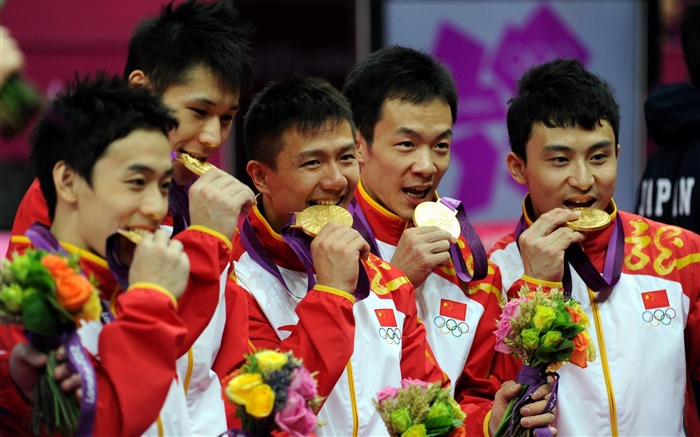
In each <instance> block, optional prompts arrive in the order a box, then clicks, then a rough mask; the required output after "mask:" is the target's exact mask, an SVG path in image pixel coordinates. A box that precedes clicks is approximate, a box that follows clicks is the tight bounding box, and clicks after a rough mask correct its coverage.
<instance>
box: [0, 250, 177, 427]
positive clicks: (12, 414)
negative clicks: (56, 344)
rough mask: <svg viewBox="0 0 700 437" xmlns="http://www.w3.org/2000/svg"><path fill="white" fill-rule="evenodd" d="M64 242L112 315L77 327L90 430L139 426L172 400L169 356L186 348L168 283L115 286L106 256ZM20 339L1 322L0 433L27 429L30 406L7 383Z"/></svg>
mask: <svg viewBox="0 0 700 437" xmlns="http://www.w3.org/2000/svg"><path fill="white" fill-rule="evenodd" d="M63 246H64V248H65V249H66V250H67V251H68V252H73V253H78V254H79V255H80V261H79V264H80V267H81V269H82V271H83V273H84V274H85V275H86V276H88V277H89V276H92V277H94V278H95V279H96V280H97V281H98V282H99V289H100V292H101V296H102V298H103V299H105V300H107V301H109V302H111V307H112V311H113V313H114V314H115V316H116V317H115V319H114V320H113V321H112V322H111V323H108V324H106V325H104V326H103V325H102V323H101V322H100V321H94V322H89V323H85V324H83V326H81V328H80V329H79V330H78V335H79V336H80V341H81V343H82V345H83V347H84V348H85V349H86V350H87V351H88V352H89V353H90V356H91V358H92V361H93V366H94V368H95V374H96V376H97V406H96V410H95V424H94V428H93V434H94V435H115V436H116V435H138V434H141V433H143V432H144V431H145V430H146V429H147V428H148V427H149V426H150V425H151V423H152V422H153V421H154V420H155V419H156V417H158V415H159V412H160V413H161V414H162V412H163V411H164V410H165V408H166V407H167V406H168V405H169V404H168V403H169V402H171V401H170V398H171V395H170V394H169V393H170V391H171V390H172V387H173V385H174V380H175V378H176V368H175V360H176V359H177V357H178V356H179V355H181V354H182V353H183V352H184V351H186V350H187V348H186V347H185V334H186V327H185V325H184V323H183V320H182V318H181V317H180V316H179V315H178V312H177V308H176V302H175V299H174V297H173V296H172V295H171V294H170V293H169V292H168V291H167V290H164V289H162V288H160V287H158V286H156V285H152V284H147V283H139V284H134V287H131V288H129V290H127V291H126V292H122V291H121V290H120V288H119V286H118V285H117V284H116V281H115V280H114V278H113V277H112V275H111V272H110V271H109V268H108V267H107V262H106V261H105V260H103V259H102V258H99V257H97V256H95V255H93V254H90V253H88V252H85V251H81V250H80V249H77V248H75V247H74V246H71V245H67V244H64V245H63ZM30 247H31V245H29V244H26V245H22V246H17V252H19V253H22V252H23V251H24V250H26V249H28V248H30ZM19 342H26V339H25V338H24V337H23V335H22V327H21V326H16V325H12V326H9V325H5V326H3V329H2V335H0V350H2V351H3V352H4V353H3V355H2V359H1V360H0V376H2V378H0V379H2V381H3V383H2V385H1V386H0V400H1V402H2V408H3V409H4V410H5V411H4V412H3V414H1V415H0V428H2V430H3V434H4V433H5V432H8V433H11V434H13V435H31V431H29V429H27V428H26V427H25V426H24V425H25V424H26V423H27V422H26V419H27V417H29V414H30V411H31V410H30V406H29V404H28V403H27V402H26V401H25V400H24V399H23V398H22V396H21V395H20V394H19V391H18V390H17V389H16V386H15V385H14V384H12V382H11V379H10V373H9V354H10V353H11V352H12V348H13V347H14V345H16V344H17V343H19ZM164 403H165V406H164Z"/></svg>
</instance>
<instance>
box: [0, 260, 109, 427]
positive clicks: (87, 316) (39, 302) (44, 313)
mask: <svg viewBox="0 0 700 437" xmlns="http://www.w3.org/2000/svg"><path fill="white" fill-rule="evenodd" d="M0 272H1V273H0V318H2V319H3V320H4V323H14V324H19V325H22V326H23V327H24V329H25V332H26V335H27V337H28V339H29V341H30V343H31V344H32V346H34V347H35V348H37V349H39V350H42V351H44V352H46V353H47V354H48V361H47V365H46V368H45V371H44V372H42V373H41V374H40V376H39V380H38V381H37V384H36V388H35V393H34V396H33V402H34V408H33V410H32V414H33V421H32V427H33V431H34V433H35V434H38V433H40V432H41V428H42V427H44V428H46V430H48V432H50V433H54V432H60V433H63V434H66V435H70V434H73V433H74V432H75V430H76V429H77V427H78V425H79V411H80V408H79V406H78V403H77V400H76V399H75V397H74V396H70V395H67V394H66V393H64V392H63V391H62V390H60V389H59V388H58V386H57V384H56V382H55V380H54V377H53V372H54V369H55V367H56V366H57V364H58V363H57V360H56V357H55V349H56V348H58V346H60V345H61V344H62V343H63V342H64V341H66V339H67V338H68V336H69V335H71V333H74V332H75V330H76V328H77V325H79V324H80V323H81V322H80V321H81V320H86V321H90V320H98V319H99V318H100V315H101V313H102V305H101V301H100V298H99V294H98V291H97V289H96V288H95V286H94V285H93V284H92V283H91V282H90V281H89V280H88V279H87V278H85V276H83V275H82V274H81V272H80V268H79V266H78V260H77V256H62V255H57V254H51V253H48V252H45V251H42V250H33V249H30V250H27V251H26V252H25V253H23V254H21V255H20V254H14V255H13V257H12V260H9V259H3V260H2V263H1V266H0ZM46 396H48V397H49V398H48V399H47V398H46Z"/></svg>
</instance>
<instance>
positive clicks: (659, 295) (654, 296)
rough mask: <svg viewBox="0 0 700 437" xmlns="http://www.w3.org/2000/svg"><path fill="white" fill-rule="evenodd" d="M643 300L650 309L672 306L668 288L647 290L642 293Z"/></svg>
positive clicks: (645, 306)
mask: <svg viewBox="0 0 700 437" xmlns="http://www.w3.org/2000/svg"><path fill="white" fill-rule="evenodd" d="M642 302H644V308H646V309H648V310H653V309H654V308H664V307H667V306H670V305H669V303H668V294H666V290H656V291H647V292H645V293H642Z"/></svg>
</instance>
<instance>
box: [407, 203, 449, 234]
mask: <svg viewBox="0 0 700 437" xmlns="http://www.w3.org/2000/svg"><path fill="white" fill-rule="evenodd" d="M456 215H457V211H453V210H451V209H450V208H448V207H447V206H446V205H444V204H442V203H440V202H423V203H421V204H419V205H418V206H416V209H415V210H414V211H413V224H414V225H416V226H417V227H420V226H437V227H438V228H440V229H442V230H444V231H447V232H449V233H450V234H452V236H453V237H455V238H459V234H460V233H461V226H460V225H459V220H457V217H456Z"/></svg>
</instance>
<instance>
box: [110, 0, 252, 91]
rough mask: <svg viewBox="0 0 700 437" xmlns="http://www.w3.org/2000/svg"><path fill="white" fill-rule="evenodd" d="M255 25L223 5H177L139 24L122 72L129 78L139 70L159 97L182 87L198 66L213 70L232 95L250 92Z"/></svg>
mask: <svg viewBox="0 0 700 437" xmlns="http://www.w3.org/2000/svg"><path fill="white" fill-rule="evenodd" d="M251 35H252V26H251V25H250V24H248V23H243V22H241V20H240V18H239V15H238V12H237V11H236V10H235V9H233V7H231V6H230V5H229V4H228V2H225V1H211V2H210V1H202V0H187V1H185V2H183V3H181V4H180V5H178V6H177V7H174V1H171V2H170V3H168V4H167V5H165V6H163V8H162V9H161V12H160V15H158V16H157V17H153V18H146V19H143V20H142V21H140V22H139V24H138V25H137V27H136V29H135V30H134V32H133V34H132V36H131V39H130V40H129V53H128V56H127V61H126V66H125V68H124V78H125V79H128V77H129V75H130V74H131V72H132V71H134V70H141V71H143V72H144V74H145V75H146V77H147V78H148V80H149V82H150V84H151V85H152V87H153V89H154V90H155V92H156V93H157V94H160V95H162V94H163V93H164V92H165V90H166V89H168V88H169V87H171V86H173V85H180V84H183V83H184V82H185V81H186V79H187V75H188V74H189V73H190V72H191V71H192V70H194V69H195V68H197V67H204V68H206V69H207V70H209V71H211V73H212V74H213V75H214V77H215V78H216V80H217V81H218V82H219V83H220V84H221V85H222V86H223V87H224V88H225V89H230V90H232V91H245V90H248V89H249V88H250V86H251V84H252V81H253V68H252V65H251V55H250V38H251Z"/></svg>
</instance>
